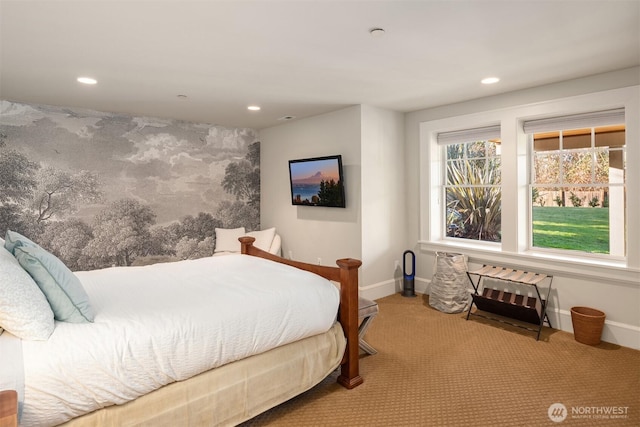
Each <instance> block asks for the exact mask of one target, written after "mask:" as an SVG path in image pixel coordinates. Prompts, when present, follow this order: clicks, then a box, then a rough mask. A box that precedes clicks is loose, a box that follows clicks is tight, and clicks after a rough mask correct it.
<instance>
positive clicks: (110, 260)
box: [0, 101, 260, 271]
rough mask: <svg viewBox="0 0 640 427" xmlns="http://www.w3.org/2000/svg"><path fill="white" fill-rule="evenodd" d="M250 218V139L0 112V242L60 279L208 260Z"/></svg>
mask: <svg viewBox="0 0 640 427" xmlns="http://www.w3.org/2000/svg"><path fill="white" fill-rule="evenodd" d="M259 209H260V143H259V142H258V135H257V132H256V131H255V130H253V129H238V128H226V127H222V126H216V125H211V124H199V123H189V122H183V121H178V120H169V119H159V118H149V117H133V116H128V115H123V114H116V113H103V112H97V111H92V110H84V109H77V108H64V107H56V106H45V105H28V104H20V103H14V102H9V101H0V235H1V236H4V234H5V232H6V230H9V229H10V230H13V231H17V232H19V233H21V234H23V235H25V236H27V237H29V238H30V239H32V240H33V241H35V242H37V243H38V244H40V245H41V246H42V247H43V248H45V249H47V250H49V251H51V252H52V253H54V254H55V255H56V256H57V257H58V258H60V259H61V260H62V261H63V262H64V263H65V264H66V265H67V266H68V267H69V268H70V269H71V270H74V271H77V270H90V269H96V268H103V267H108V266H114V265H118V266H126V265H142V264H148V263H153V262H158V261H170V260H178V259H189V258H199V257H203V256H209V255H211V254H212V253H213V248H214V244H215V233H214V229H215V228H216V227H219V228H235V227H241V226H244V227H245V228H246V229H247V230H248V231H250V230H258V229H259V228H260V223H259V221H260V212H259Z"/></svg>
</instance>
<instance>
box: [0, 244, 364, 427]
mask: <svg viewBox="0 0 640 427" xmlns="http://www.w3.org/2000/svg"><path fill="white" fill-rule="evenodd" d="M240 242H241V254H233V255H228V256H223V257H209V258H208V259H202V260H193V261H181V262H177V263H164V264H156V265H155V266H144V267H114V268H111V269H105V270H101V271H93V272H78V273H76V275H77V276H78V277H79V278H80V280H81V282H82V284H83V285H84V286H85V288H86V289H87V293H88V294H89V296H90V298H91V301H92V303H93V304H94V309H95V313H96V317H95V322H93V323H85V324H80V325H78V324H73V323H64V322H56V329H55V331H54V333H53V334H52V335H51V338H49V339H48V340H47V341H23V342H22V352H23V359H24V367H23V369H24V383H25V386H24V387H25V390H24V395H25V397H24V405H23V406H22V407H21V409H22V413H21V418H20V424H19V425H24V426H31V425H38V426H40V425H45V426H46V425H60V424H62V425H68V426H83V425H101V426H103V425H113V426H121V425H153V426H163V425H166V426H169V425H171V426H174V425H192V426H200V425H237V424H239V423H241V422H243V421H246V420H248V419H250V418H252V417H254V416H256V415H258V414H259V413H261V412H264V411H265V410H267V409H270V408H271V407H273V406H276V405H278V404H280V403H282V402H284V401H286V400H288V399H290V398H292V397H294V396H296V395H298V394H300V393H302V392H304V391H306V390H308V389H309V388H311V387H313V386H314V385H315V384H317V383H319V382H320V381H321V380H322V379H324V378H325V377H326V376H328V375H329V374H330V373H331V372H333V371H334V370H335V369H337V368H340V370H341V371H340V374H339V376H338V382H339V383H340V384H341V385H343V386H344V387H346V388H349V389H350V388H354V387H356V386H358V385H359V384H361V383H362V378H361V377H360V375H359V367H358V313H357V310H358V268H359V266H360V265H361V263H360V261H358V260H355V259H341V260H338V261H337V265H338V267H326V266H318V265H312V264H305V263H300V262H296V261H292V260H286V259H283V258H280V257H278V256H277V255H274V254H271V253H269V252H266V251H263V250H261V249H258V248H256V247H255V246H253V242H254V238H252V237H242V238H240ZM181 263H183V264H185V265H181ZM185 267H186V273H185V269H184V268H185ZM291 267H295V268H291ZM123 269H133V270H128V271H126V272H125V271H123ZM301 270H302V271H301ZM177 271H179V272H180V273H179V278H180V280H177V279H176V278H177V277H178V276H177V274H178V273H177ZM201 271H205V272H206V271H209V272H212V273H210V274H212V275H213V276H214V277H216V278H217V279H220V281H222V282H226V281H234V280H240V281H241V282H242V283H244V284H243V285H242V286H240V287H237V286H236V287H233V286H230V287H229V288H225V289H226V290H225V291H224V292H222V294H221V293H220V292H218V291H216V292H214V291H213V290H211V289H209V288H211V286H209V287H207V282H206V281H205V282H202V278H201V277H200V274H199V272H201ZM125 273H126V274H125ZM272 273H273V276H271V274H272ZM143 276H144V277H151V279H150V280H147V279H144V280H143V279H140V278H141V277H143ZM318 276H321V277H322V278H324V279H321V278H320V277H318ZM132 280H133V281H138V282H143V281H144V282H145V283H146V284H144V285H139V286H136V289H134V288H132V287H128V286H129V285H130V284H129V283H128V282H127V281H132ZM166 281H168V282H172V281H173V282H174V283H173V288H178V289H179V291H180V292H177V293H175V292H174V293H173V294H172V293H170V292H169V291H167V289H166V288H169V289H171V286H170V285H166V284H164V282H166ZM273 281H275V282H274V283H271V282H273ZM276 282H277V283H276ZM330 282H337V284H339V286H338V287H336V286H334V284H332V283H330ZM105 283H116V284H117V285H114V286H113V287H114V289H113V290H109V291H105V286H104V284H105ZM216 283H217V282H216ZM327 284H329V286H327ZM272 285H273V287H272ZM188 287H195V288H196V289H199V291H200V292H202V294H201V295H202V297H200V298H198V299H199V300H200V301H199V302H197V303H194V300H193V299H192V297H189V295H191V294H190V292H191V291H190V290H189V289H188ZM138 288H142V289H138ZM296 289H298V290H299V289H304V291H303V292H302V294H299V295H298V296H297V297H294V299H293V300H291V301H289V300H285V299H284V296H285V295H286V294H288V293H289V292H293V293H297V291H296ZM114 295H115V296H114ZM116 296H117V297H118V298H120V300H119V301H120V303H118V304H116V301H118V300H117V299H116ZM146 300H149V303H150V305H149V307H146V302H145V305H141V301H146ZM232 300H234V301H240V304H239V305H237V306H232V305H231V304H230V303H229V302H230V301H232ZM256 300H257V301H258V305H257V306H253V305H249V304H254V303H255V301H256ZM208 301H215V304H213V303H210V302H208ZM252 301H253V302H252ZM283 301H286V302H283ZM321 302H322V303H321ZM184 306H188V307H189V310H188V311H189V316H195V320H194V318H192V317H188V316H186V315H185V314H184V313H182V312H180V311H179V310H178V308H179V307H184ZM272 306H280V307H281V308H282V309H283V311H281V312H280V313H279V314H274V313H272V312H271V311H270V310H268V308H269V307H272ZM212 307H215V310H213V309H212ZM210 311H215V312H216V314H217V315H218V317H219V318H220V319H222V320H218V321H217V322H218V323H215V326H214V327H213V330H210V329H207V328H209V327H210V325H209V322H212V321H210V320H206V321H204V320H198V319H202V318H201V317H199V316H205V317H203V318H206V319H208V317H206V316H208V315H209V312H210ZM120 315H123V316H122V317H125V318H126V319H127V323H118V322H119V320H114V319H119V318H120V317H119V316H120ZM150 317H154V318H156V319H155V320H154V323H153V324H151V323H148V322H149V320H148V319H149V318H150ZM336 320H337V321H336ZM156 321H157V322H158V323H155V322H156ZM203 325H204V326H203ZM233 325H239V327H240V329H243V330H246V331H248V335H249V336H252V337H253V339H252V340H250V341H243V340H240V339H239V338H236V332H235V330H234V332H230V331H231V330H230V329H228V328H229V327H232V326H233ZM81 329H83V330H86V331H91V332H88V333H87V334H85V335H82V337H83V338H82V340H78V339H77V336H78V335H75V334H77V333H79V332H78V331H80V330H81ZM201 329H202V331H201ZM135 331H142V332H143V334H142V335H143V336H144V337H145V339H143V340H142V344H136V345H134V343H136V342H137V341H138V339H137V338H134V335H135ZM72 332H73V333H72ZM201 332H204V335H202V333H201ZM6 334H7V333H6V332H5V334H3V335H6ZM174 335H175V336H176V337H177V338H178V340H177V341H174V340H171V339H169V338H171V337H172V336H174ZM135 336H137V335H135ZM74 337H75V338H74ZM220 337H223V338H220ZM220 342H224V343H225V345H224V346H221V345H219V344H220ZM231 342H234V345H233V346H231V345H230V344H229V343H231ZM231 347H235V349H233V351H232V350H229V348H231ZM114 352H115V354H116V355H117V356H118V357H117V358H118V359H119V360H116V361H111V362H108V363H107V362H103V361H98V359H100V357H101V356H102V354H108V353H114ZM165 352H167V353H168V355H166V356H159V355H162V354H164V353H165ZM60 353H64V354H67V355H64V356H60V355H59V354H60ZM83 355H84V356H83ZM85 358H88V359H89V361H86V360H85ZM62 359H67V360H66V362H65V363H67V362H68V363H70V365H71V366H72V368H70V367H66V366H69V365H66V364H64V363H63V361H62ZM149 359H158V360H157V361H155V360H154V361H150V360H149ZM156 365H157V366H156ZM31 366H37V368H32V367H31ZM63 366H65V367H63ZM87 378H89V379H88V380H87ZM149 379H150V380H151V381H149ZM49 386H52V388H51V389H48V387H49ZM51 390H55V391H51ZM105 396H106V397H105ZM0 408H2V404H1V402H0ZM1 418H2V414H0V419H1Z"/></svg>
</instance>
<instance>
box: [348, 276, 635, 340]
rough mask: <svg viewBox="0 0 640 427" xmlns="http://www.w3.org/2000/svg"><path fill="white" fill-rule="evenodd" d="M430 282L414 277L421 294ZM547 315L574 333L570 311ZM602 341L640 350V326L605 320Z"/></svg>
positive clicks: (399, 283) (392, 285)
mask: <svg viewBox="0 0 640 427" xmlns="http://www.w3.org/2000/svg"><path fill="white" fill-rule="evenodd" d="M430 283H431V280H428V279H422V278H418V277H416V278H415V279H414V289H415V292H416V293H419V294H428V293H429V284H430ZM403 286H404V280H403V278H402V277H400V278H395V279H393V280H387V281H384V282H380V283H375V284H372V285H368V286H363V287H361V288H360V296H362V297H364V298H367V299H371V300H377V299H380V298H384V297H386V296H389V295H393V294H395V293H397V292H402V289H403ZM547 315H548V316H549V319H550V320H551V325H553V327H554V328H555V329H559V330H561V331H565V332H569V333H571V334H572V333H573V324H572V323H571V312H570V311H568V310H560V309H553V308H551V309H550V310H549V311H548V312H547ZM602 341H605V342H608V343H612V344H617V345H620V346H623V347H629V348H633V349H636V350H640V327H638V326H634V325H629V324H626V323H620V322H614V321H611V320H605V323H604V329H603V331H602Z"/></svg>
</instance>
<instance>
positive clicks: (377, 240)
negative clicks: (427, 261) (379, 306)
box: [360, 105, 407, 299]
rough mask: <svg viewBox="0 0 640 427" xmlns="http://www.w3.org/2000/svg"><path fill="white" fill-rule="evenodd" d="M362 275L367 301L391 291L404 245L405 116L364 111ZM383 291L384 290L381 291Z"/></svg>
mask: <svg viewBox="0 0 640 427" xmlns="http://www.w3.org/2000/svg"><path fill="white" fill-rule="evenodd" d="M361 108H362V148H361V151H362V262H363V266H362V272H361V275H360V287H361V290H362V291H363V294H364V295H365V296H366V297H368V298H373V299H375V298H378V297H380V296H384V295H389V294H390V293H393V292H394V288H395V280H394V274H396V268H395V261H398V262H400V263H402V252H403V251H404V245H405V244H406V241H407V240H406V227H405V224H406V222H405V216H406V215H405V211H404V205H405V193H404V114H402V113H398V112H393V111H389V110H383V109H380V108H374V107H371V106H365V105H363V106H362V107H361ZM383 289H384V290H383Z"/></svg>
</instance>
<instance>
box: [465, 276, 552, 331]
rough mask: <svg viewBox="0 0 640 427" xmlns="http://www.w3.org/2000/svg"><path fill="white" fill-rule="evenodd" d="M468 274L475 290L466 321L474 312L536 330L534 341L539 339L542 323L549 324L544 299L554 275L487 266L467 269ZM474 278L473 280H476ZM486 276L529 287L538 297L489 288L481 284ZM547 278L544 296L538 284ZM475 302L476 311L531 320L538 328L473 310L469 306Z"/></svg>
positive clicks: (547, 298) (477, 314)
mask: <svg viewBox="0 0 640 427" xmlns="http://www.w3.org/2000/svg"><path fill="white" fill-rule="evenodd" d="M467 276H468V277H469V281H470V282H471V285H472V286H473V290H474V293H473V301H472V303H471V304H470V305H469V311H468V312H467V320H469V316H470V315H472V314H473V315H474V316H479V317H484V318H487V319H492V320H497V321H501V322H505V323H509V324H511V325H513V326H517V327H519V328H523V329H527V330H530V331H534V332H536V331H537V336H536V340H539V339H540V332H541V331H542V326H543V325H544V322H547V324H548V325H549V327H552V326H551V322H550V321H549V316H547V301H548V300H549V295H550V293H551V283H552V282H553V276H549V275H546V274H539V273H531V272H527V271H523V270H513V269H509V268H505V267H497V266H490V265H485V266H482V268H480V269H479V270H476V271H468V272H467ZM474 278H475V279H476V280H475V281H474ZM485 279H494V280H504V281H507V282H512V283H516V284H520V285H527V286H531V287H532V288H533V289H534V290H535V295H536V296H537V298H536V297H535V296H528V295H522V294H518V293H514V292H508V291H506V290H502V291H500V290H497V289H491V288H489V287H487V286H485V285H484V280H485ZM547 279H548V281H549V285H548V288H547V293H546V298H543V297H542V295H541V293H540V288H539V285H541V284H543V282H545V281H546V280H547ZM474 304H475V306H476V307H477V308H478V310H481V311H483V312H486V313H493V314H497V315H499V316H503V317H507V318H511V319H515V320H519V321H521V322H526V323H530V324H533V325H536V326H537V329H534V328H530V327H527V326H524V325H522V324H519V323H511V322H506V321H505V320H503V319H498V318H495V317H491V316H487V315H484V314H482V313H478V312H475V313H472V312H471V309H472V308H473V305H474Z"/></svg>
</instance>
